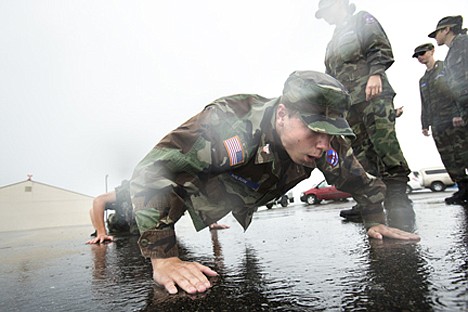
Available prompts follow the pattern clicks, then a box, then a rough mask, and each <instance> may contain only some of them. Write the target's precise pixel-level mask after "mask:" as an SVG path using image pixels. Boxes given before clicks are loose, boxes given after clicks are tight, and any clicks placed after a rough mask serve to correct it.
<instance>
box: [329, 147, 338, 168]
mask: <svg viewBox="0 0 468 312" xmlns="http://www.w3.org/2000/svg"><path fill="white" fill-rule="evenodd" d="M327 163H328V164H329V165H330V166H332V167H336V165H338V153H337V152H336V151H335V150H334V149H333V148H332V149H329V150H328V151H327Z"/></svg>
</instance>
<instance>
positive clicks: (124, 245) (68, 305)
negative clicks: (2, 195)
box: [0, 190, 468, 312]
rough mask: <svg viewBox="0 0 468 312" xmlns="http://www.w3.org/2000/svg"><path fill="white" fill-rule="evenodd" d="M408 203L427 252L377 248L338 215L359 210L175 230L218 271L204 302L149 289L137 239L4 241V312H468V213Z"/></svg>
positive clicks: (421, 197) (428, 200)
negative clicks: (220, 227) (224, 227)
mask: <svg viewBox="0 0 468 312" xmlns="http://www.w3.org/2000/svg"><path fill="white" fill-rule="evenodd" d="M452 191H453V190H451V191H446V192H443V193H431V192H420V193H417V194H413V195H411V198H412V199H413V201H414V207H415V211H416V213H417V217H416V226H417V229H416V231H417V233H419V234H420V235H421V237H422V240H421V241H420V242H419V243H414V242H411V243H407V242H406V243H405V242H398V241H392V240H385V241H383V242H381V241H376V240H369V239H368V238H367V237H366V234H365V232H364V230H363V229H362V226H361V225H360V224H356V223H344V222H342V220H341V219H340V217H339V216H338V213H339V210H340V209H342V208H346V207H349V206H351V205H352V204H353V202H348V203H333V202H332V203H328V204H322V205H319V206H305V205H303V204H302V203H297V202H296V203H295V205H290V206H289V207H287V208H281V207H275V208H273V209H271V210H267V209H264V208H263V209H262V208H261V209H260V210H259V211H258V213H257V214H256V215H255V219H254V221H253V223H252V225H251V227H250V228H249V229H248V230H247V231H246V232H244V231H243V230H242V229H241V227H240V226H239V225H238V224H237V223H236V222H235V221H234V219H233V218H232V217H227V218H225V219H224V220H222V221H223V223H227V224H229V225H231V228H230V229H228V230H220V231H212V232H210V231H208V230H203V231H201V232H199V233H196V232H195V231H194V229H193V226H192V225H191V221H190V219H189V217H188V216H187V217H184V218H183V219H182V220H181V222H180V223H179V224H178V227H177V233H178V236H179V238H180V241H181V242H180V243H181V247H182V249H183V257H184V258H185V259H190V260H197V261H200V262H202V263H204V264H206V265H208V266H210V267H212V268H213V269H215V270H217V271H218V272H219V273H220V276H219V277H218V278H216V279H213V280H212V282H213V284H214V286H213V287H212V288H211V289H210V290H209V291H208V292H207V293H206V294H201V295H196V296H190V295H187V294H178V295H172V296H171V295H168V294H167V293H166V292H165V291H164V290H162V289H160V288H159V287H157V286H156V285H155V284H154V283H153V282H152V279H151V266H150V263H149V262H148V261H146V260H144V259H143V258H142V257H141V256H140V253H139V250H138V248H137V246H136V239H137V238H136V237H121V238H119V239H118V240H117V241H116V242H114V243H111V244H107V245H94V246H89V245H85V244H84V242H85V240H87V238H88V235H89V230H90V229H89V227H72V228H55V229H46V230H35V231H26V232H5V233H1V236H0V237H1V238H0V259H1V261H0V281H1V286H0V310H1V311H113V312H116V311H467V310H468V276H467V273H468V271H467V269H468V226H467V224H468V210H465V209H464V208H463V207H461V206H445V204H444V202H443V198H444V197H446V196H448V195H450V194H451V192H452Z"/></svg>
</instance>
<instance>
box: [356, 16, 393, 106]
mask: <svg viewBox="0 0 468 312" xmlns="http://www.w3.org/2000/svg"><path fill="white" fill-rule="evenodd" d="M357 18H358V20H357V21H356V22H357V28H358V29H357V31H358V36H359V38H360V42H361V49H362V51H363V53H364V56H365V58H366V61H367V64H368V66H369V78H368V80H367V85H366V101H370V100H371V99H372V98H374V97H376V96H378V95H380V94H381V93H382V91H383V85H382V78H381V75H383V74H384V73H385V71H386V70H387V69H388V68H389V67H390V66H391V65H392V64H393V62H394V59H393V52H392V47H391V44H390V41H389V40H388V37H387V35H386V34H385V31H384V30H383V28H382V26H381V25H380V23H379V22H378V21H377V19H376V18H375V17H374V16H372V15H371V14H369V13H367V12H362V13H360V15H359V16H358V17H357Z"/></svg>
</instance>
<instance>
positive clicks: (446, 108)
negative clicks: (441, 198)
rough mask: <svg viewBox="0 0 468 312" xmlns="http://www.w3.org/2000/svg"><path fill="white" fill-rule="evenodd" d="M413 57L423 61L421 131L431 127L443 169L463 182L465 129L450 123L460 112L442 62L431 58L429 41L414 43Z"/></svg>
mask: <svg viewBox="0 0 468 312" xmlns="http://www.w3.org/2000/svg"><path fill="white" fill-rule="evenodd" d="M413 57H414V58H417V59H418V61H419V62H420V63H421V64H424V65H426V72H425V73H424V76H422V77H421V79H420V80H419V91H420V94H421V124H422V133H423V135H425V136H429V135H430V132H429V130H431V131H432V137H433V138H434V142H435V144H436V146H437V150H438V151H439V154H440V157H441V159H442V162H443V163H444V166H445V168H446V169H447V172H448V173H449V175H450V177H451V178H452V180H453V181H455V182H457V183H458V185H463V184H464V183H466V182H464V181H466V179H467V177H466V173H465V167H466V164H467V161H466V159H463V157H462V156H463V154H464V153H467V152H468V146H466V139H465V137H466V135H467V132H466V129H463V128H462V127H454V126H453V123H452V120H453V118H454V117H456V116H460V113H459V111H458V108H457V105H456V102H455V100H454V99H453V96H452V93H451V91H450V90H449V87H448V85H447V80H446V78H445V71H444V63H443V62H442V61H436V60H435V59H434V46H433V45H432V44H431V43H425V44H422V45H420V46H418V47H416V49H415V50H414V54H413ZM429 128H430V129H429ZM464 144H465V147H464ZM458 194H459V192H457V193H455V194H454V195H453V196H451V197H449V198H446V199H445V202H446V203H447V204H457V203H460V202H458V201H457V197H458V196H457V195H458Z"/></svg>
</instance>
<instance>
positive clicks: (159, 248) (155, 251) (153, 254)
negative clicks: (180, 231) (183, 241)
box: [138, 228, 179, 258]
mask: <svg viewBox="0 0 468 312" xmlns="http://www.w3.org/2000/svg"><path fill="white" fill-rule="evenodd" d="M138 245H139V246H140V250H141V254H142V255H143V257H146V258H170V257H178V256H179V248H178V245H177V240H176V236H175V231H174V229H173V228H166V229H162V230H150V231H146V232H144V233H143V234H142V235H141V236H140V239H139V240H138Z"/></svg>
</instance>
